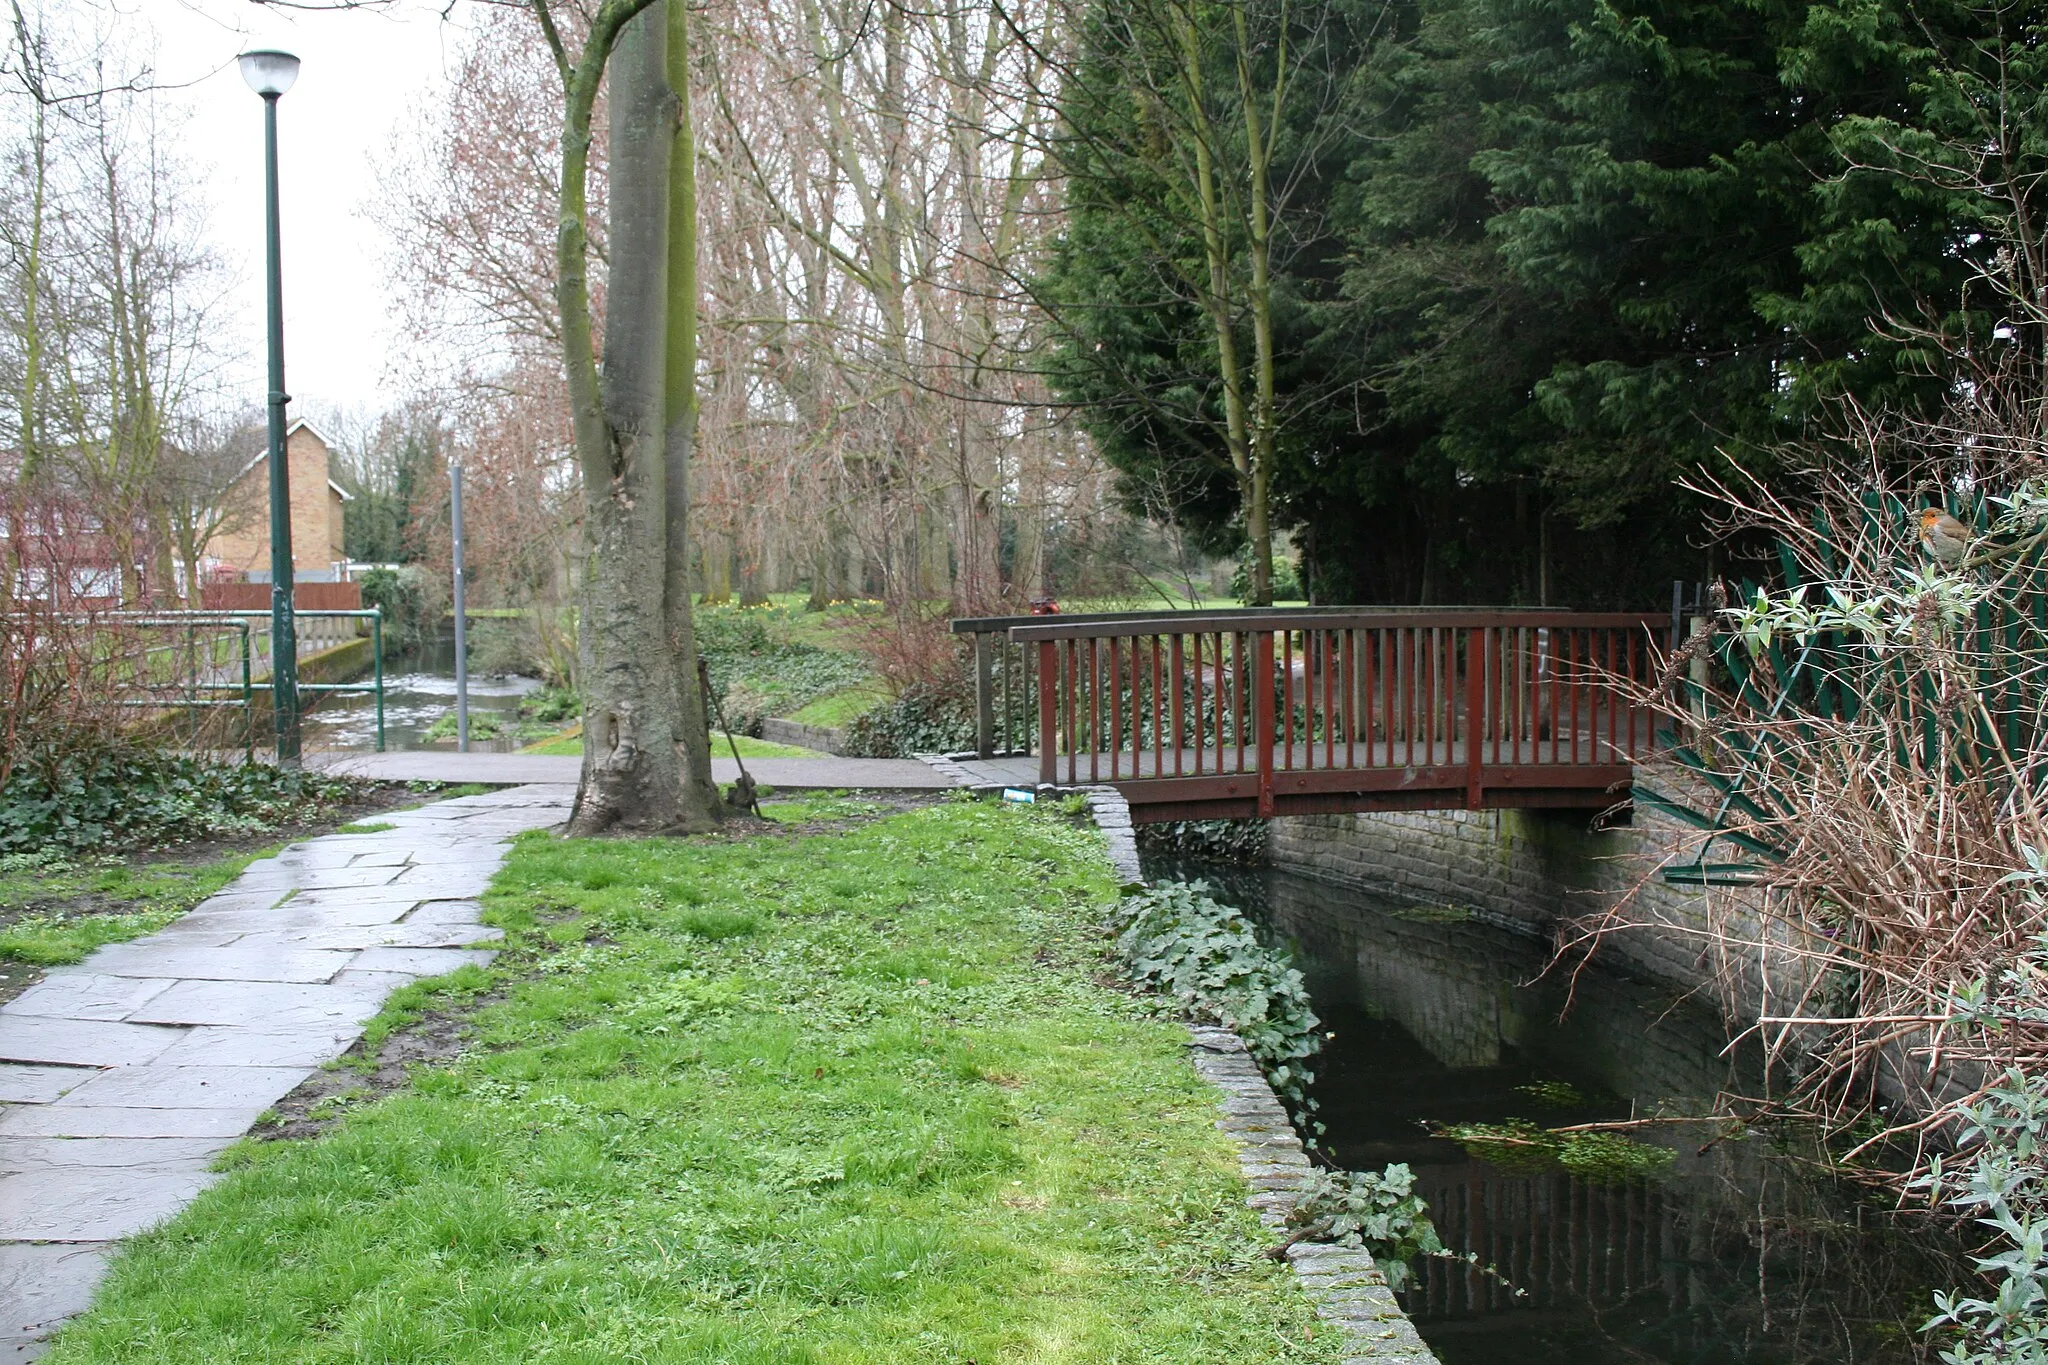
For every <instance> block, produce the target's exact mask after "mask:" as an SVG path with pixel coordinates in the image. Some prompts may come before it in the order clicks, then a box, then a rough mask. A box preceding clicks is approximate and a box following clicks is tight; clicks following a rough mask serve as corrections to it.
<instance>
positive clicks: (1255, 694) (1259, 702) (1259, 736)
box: [1250, 630, 1274, 817]
mask: <svg viewBox="0 0 2048 1365" xmlns="http://www.w3.org/2000/svg"><path fill="white" fill-rule="evenodd" d="M1250 633H1251V634H1252V635H1253V636H1254V637H1255V638H1254V640H1253V650H1254V653H1253V659H1252V666H1253V667H1254V668H1255V669H1256V670H1257V674H1256V677H1255V678H1254V680H1253V683H1252V726H1253V729H1254V730H1255V731H1256V735H1255V740H1256V744H1257V761H1258V765H1259V771H1258V780H1259V814H1260V815H1261V816H1263V817H1270V816H1271V815H1272V814H1273V729H1274V726H1273V632H1272V631H1270V630H1260V631H1253V632H1250Z"/></svg>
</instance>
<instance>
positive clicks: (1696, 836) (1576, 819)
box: [1268, 810, 1805, 1019]
mask: <svg viewBox="0 0 2048 1365" xmlns="http://www.w3.org/2000/svg"><path fill="white" fill-rule="evenodd" d="M1635 820H1636V823H1635V825H1634V826H1633V827H1628V828H1613V829H1595V828H1594V827H1593V825H1592V823H1591V822H1590V821H1589V820H1588V818H1587V816H1586V815H1585V813H1584V812H1579V811H1574V812H1563V811H1521V810H1489V811H1411V812H1383V813H1366V814H1355V815H1310V816H1293V817H1287V818H1284V819H1278V820H1275V821H1273V822H1272V825H1271V829H1270V832H1269V835H1268V850H1269V855H1270V857H1271V859H1272V862H1273V865H1274V866H1275V867H1278V868H1281V869H1282V870H1284V871H1288V872H1294V873H1299V874H1303V875H1306V876H1309V877H1314V878H1317V879H1320V880H1323V881H1330V882H1336V883H1339V884H1341V885H1346V886H1355V887H1358V888H1360V889H1362V890H1366V891H1370V892H1372V893H1374V894H1376V895H1380V896H1384V897H1386V898H1388V899H1391V900H1395V901H1398V902H1404V903H1406V904H1410V905H1417V906H1441V907H1444V908H1445V909H1446V910H1456V911H1462V912H1464V913H1466V914H1469V915H1471V916H1472V917H1473V918H1476V919H1480V920H1483V921H1486V922H1489V923H1493V924H1498V925H1501V926H1504V927H1507V928H1511V929H1515V930H1518V931H1520V932H1523V933H1528V934H1532V935H1537V936H1541V937H1544V938H1548V939H1551V940H1552V941H1554V942H1568V941H1571V940H1572V939H1574V938H1577V937H1580V936H1583V935H1585V934H1587V933H1589V932H1591V931H1592V930H1593V929H1594V928H1595V927H1596V926H1604V927H1606V928H1607V929H1608V930H1609V932H1608V933H1606V934H1605V935H1604V936H1603V939H1602V942H1601V946H1600V949H1599V951H1600V952H1601V953H1602V954H1604V955H1606V958H1607V960H1608V961H1609V962H1610V963H1613V964H1615V965H1620V966H1624V967H1626V968H1627V969H1628V970H1631V971H1634V972H1638V973H1643V974H1647V975H1649V976H1652V977H1655V978H1657V979H1659V980H1662V981H1667V982H1671V983H1673V984H1677V985H1680V986H1684V987H1686V988H1688V989H1691V988H1705V989H1707V990H1709V991H1710V992H1712V993H1713V994H1714V995H1715V996H1717V997H1718V1003H1719V1004H1720V1005H1721V1007H1722V1009H1723V1010H1724V1011H1725V1012H1726V1013H1727V1014H1728V1015H1729V1016H1730V1017H1748V1018H1752V1019H1753V1018H1754V1017H1755V1016H1756V1014H1757V1013H1758V1012H1759V1011H1760V1010H1761V1009H1762V1007H1764V1006H1766V1005H1769V1004H1772V1003H1774V1002H1775V1003H1778V1004H1786V1005H1789V1004H1791V1003H1792V1002H1793V1001H1795V1000H1797V999H1798V998H1799V997H1800V996H1801V995H1802V994H1803V993H1804V980H1805V978H1804V976H1803V974H1802V971H1801V969H1800V965H1799V961H1798V959H1797V957H1796V955H1794V954H1793V953H1792V952H1791V951H1789V949H1790V945H1789V944H1787V943H1785V942H1783V941H1782V939H1781V934H1782V930H1779V929H1776V928H1774V927H1771V926H1770V925H1769V924H1768V922H1767V921H1766V920H1765V919H1764V918H1763V917H1762V916H1761V915H1760V914H1759V913H1758V905H1757V902H1756V899H1755V893H1754V892H1752V891H1749V890H1748V889H1746V888H1742V887H1732V886H1705V887H1702V886H1679V885H1672V884H1671V883H1669V882H1667V881H1666V880H1665V879H1664V878H1663V876H1662V875H1661V872H1662V869H1663V868H1664V867H1666V866H1673V865H1679V864H1685V863H1691V862H1693V861H1695V860H1696V859H1697V857H1698V848H1699V840H1700V838H1701V837H1702V836H1701V834H1700V832H1699V831H1697V830H1694V829H1692V828H1690V827H1688V826H1684V825H1680V824H1679V823H1677V822H1676V821H1673V820H1670V819H1668V818H1664V817H1661V816H1657V815H1654V814H1652V813H1649V812H1645V811H1641V810H1639V811H1638V812H1637V813H1636V816H1635ZM1729 857H1730V855H1729V854H1727V853H1725V852H1721V851H1719V850H1717V851H1716V852H1715V853H1714V854H1713V855H1712V857H1711V859H1710V860H1712V861H1727V860H1729ZM1763 1012H1778V1011H1776V1010H1767V1011H1763Z"/></svg>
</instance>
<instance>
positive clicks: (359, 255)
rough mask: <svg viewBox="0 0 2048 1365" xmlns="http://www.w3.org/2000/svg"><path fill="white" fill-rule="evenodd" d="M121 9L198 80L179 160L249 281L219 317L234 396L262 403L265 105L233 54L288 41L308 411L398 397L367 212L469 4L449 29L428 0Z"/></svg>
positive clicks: (293, 258) (288, 179) (180, 96)
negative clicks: (381, 4)
mask: <svg viewBox="0 0 2048 1365" xmlns="http://www.w3.org/2000/svg"><path fill="white" fill-rule="evenodd" d="M57 3H58V4H59V5H60V6H61V5H62V3H63V0H57ZM114 3H115V4H116V5H117V6H118V12H119V13H120V14H121V15H122V16H123V27H124V28H126V26H127V24H129V23H133V24H134V25H135V26H136V30H135V31H133V36H134V37H135V38H137V39H142V38H143V37H144V35H145V34H148V33H153V34H154V37H155V40H156V42H157V49H156V56H155V59H154V61H153V63H152V65H153V67H154V70H155V77H156V79H157V80H158V81H159V82H162V83H182V82H188V81H189V82H195V83H194V84H193V85H192V86H191V88H189V89H186V90H181V91H177V92H173V93H172V94H171V95H170V96H169V98H170V99H171V100H173V101H174V102H176V103H177V104H178V105H180V106H182V107H183V108H184V109H186V110H187V111H189V114H190V118H189V121H188V122H187V123H186V124H185V125H184V133H183V137H182V139H181V142H182V145H181V147H180V149H179V150H180V152H181V155H182V158H183V160H184V161H185V164H186V166H187V169H188V170H189V171H190V172H191V173H192V175H193V177H194V178H195V179H196V180H197V181H198V182H199V183H200V184H202V185H204V186H205V187H206V190H207V197H208V200H209V203H208V205H207V208H208V227H209V230H210V232H209V235H210V236H211V238H212V240H213V242H214V244H215V245H216V246H217V248H218V249H219V250H220V253H221V255H222V257H223V258H224V259H225V260H226V261H227V262H228V265H229V270H230V272H231V277H232V278H233V279H234V280H235V282H236V283H235V287H234V290H233V292H232V295H231V296H230V298H229V299H228V301H227V306H226V307H225V308H223V309H222V310H221V312H220V314H219V317H220V326H221V335H220V337H219V341H220V343H221V345H220V349H221V352H222V355H223V357H224V359H225V360H226V361H227V363H228V369H227V374H226V379H227V382H228V383H229V384H230V385H232V386H233V390H234V392H235V393H236V394H237V395H239V394H240V393H241V392H242V391H244V390H246V393H247V400H248V401H247V406H250V407H256V406H260V405H261V404H262V402H263V394H264V377H263V374H264V371H263V366H264V339H263V307H264V305H263V103H262V101H261V100H260V99H259V98H258V97H257V96H256V95H255V94H253V93H252V92H251V91H250V90H249V88H248V86H246V85H244V84H243V83H242V77H241V74H240V72H239V71H238V70H237V69H236V67H235V62H234V58H235V54H237V53H239V52H241V51H244V50H245V49H248V48H254V47H278V48H283V49H285V50H286V51H288V52H293V53H296V54H297V55H298V56H299V58H300V60H301V62H302V63H303V65H302V66H301V67H300V70H299V80H298V84H297V85H295V86H293V87H292V89H291V90H290V91H289V92H288V93H287V94H286V95H285V96H284V98H283V99H282V100H280V101H279V105H278V148H279V151H278V162H279V167H280V171H279V182H280V203H281V206H282V223H283V239H284V326H285V387H286V389H287V390H288V391H289V392H290V393H291V395H292V397H293V399H294V402H293V408H292V410H293V413H294V415H306V416H315V417H316V418H317V415H318V411H319V410H324V409H331V408H334V407H343V408H350V409H360V410H374V409H379V408H382V407H384V406H387V405H388V404H390V403H393V402H395V401H397V400H398V399H399V398H400V397H401V396H402V395H403V392H404V390H405V389H406V388H407V387H408V385H407V384H406V382H405V377H404V376H403V375H400V374H396V373H394V372H393V368H392V366H391V365H390V364H389V363H388V361H389V357H390V355H391V353H392V349H393V348H392V342H393V340H394V338H395V337H396V335H397V333H396V330H395V329H396V328H397V326H398V322H397V319H396V317H395V316H394V315H393V314H392V313H390V312H389V311H388V310H387V309H386V307H385V299H386V297H387V293H388V291H387V289H386V286H385V282H384V278H383V264H382V257H383V254H384V248H385V242H384V238H383V234H382V232H381V231H380V230H379V229H378V228H377V227H376V225H375V224H374V223H372V222H370V221H369V219H368V218H367V217H366V216H365V209H366V208H367V206H368V205H369V203H370V202H371V200H372V199H373V198H374V196H375V189H376V186H377V184H378V180H379V177H380V175H381V173H382V169H383V163H384V161H385V158H386V155H387V153H388V151H389V149H390V146H391V143H392V138H393V133H394V130H396V129H398V128H400V127H401V126H410V125H412V124H414V123H416V122H417V120H418V118H419V116H420V111H421V110H422V109H424V108H427V107H430V102H431V101H434V100H436V99H438V98H440V97H441V94H442V91H443V89H444V88H445V83H444V79H443V73H444V71H445V70H447V69H450V68H451V67H452V66H453V64H454V62H455V60H456V59H457V57H458V56H459V54H460V52H461V50H462V45H463V44H464V42H465V41H466V33H465V31H464V17H465V16H464V14H463V10H462V9H461V8H456V9H455V10H454V12H453V14H452V16H451V18H450V19H447V20H444V19H443V18H442V17H441V12H442V7H441V6H437V5H430V4H424V3H421V2H420V0H393V2H392V3H391V4H389V5H388V6H387V7H386V8H383V9H381V10H380V9H362V10H353V11H344V12H330V13H309V12H306V11H302V10H285V9H277V8H273V7H270V6H264V5H256V4H252V3H249V0H114ZM137 46H138V47H140V46H141V43H140V42H138V43H137ZM238 406H240V405H239V404H238Z"/></svg>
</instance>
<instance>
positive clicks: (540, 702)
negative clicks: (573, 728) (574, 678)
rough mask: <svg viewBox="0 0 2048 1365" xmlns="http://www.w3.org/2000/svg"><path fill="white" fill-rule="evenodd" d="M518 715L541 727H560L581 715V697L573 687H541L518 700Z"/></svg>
mask: <svg viewBox="0 0 2048 1365" xmlns="http://www.w3.org/2000/svg"><path fill="white" fill-rule="evenodd" d="M519 714H520V715H521V716H522V717H524V718H525V719H527V720H532V721H538V722H540V723H541V724H543V725H560V724H561V723H562V722H563V721H565V720H575V719H576V718H577V717H578V716H581V715H582V714H583V697H582V696H581V694H579V693H578V692H577V691H576V689H575V688H573V687H543V688H540V689H539V690H537V691H533V692H529V693H527V694H526V695H525V696H523V697H521V698H520V699H519Z"/></svg>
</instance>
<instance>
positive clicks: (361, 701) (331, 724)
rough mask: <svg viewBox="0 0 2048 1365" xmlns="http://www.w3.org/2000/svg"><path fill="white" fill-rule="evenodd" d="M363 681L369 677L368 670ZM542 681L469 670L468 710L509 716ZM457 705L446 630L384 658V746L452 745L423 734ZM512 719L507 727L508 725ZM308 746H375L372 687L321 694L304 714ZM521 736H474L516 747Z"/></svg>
mask: <svg viewBox="0 0 2048 1365" xmlns="http://www.w3.org/2000/svg"><path fill="white" fill-rule="evenodd" d="M360 681H364V682H368V681H369V678H368V677H367V676H366V677H364V678H362V679H361V680H360ZM539 686H540V680H539V679H538V678H526V677H520V676H518V675H516V674H515V675H497V676H489V677H486V676H483V675H480V674H478V673H476V672H475V671H474V670H472V671H471V673H470V675H469V713H470V715H471V716H475V715H477V714H478V713H479V712H484V711H496V712H500V713H503V714H504V716H505V718H506V720H507V721H508V722H509V721H510V720H511V719H512V717H513V716H514V715H516V714H517V712H518V710H519V699H520V698H521V697H523V696H525V695H526V694H527V693H529V692H531V691H533V690H534V689H536V688H538V687H539ZM454 708H455V640H454V637H453V636H452V635H444V636H441V637H440V638H438V639H431V640H428V641H426V642H425V643H423V644H422V645H421V646H420V648H419V649H417V650H414V651H411V652H409V653H406V654H401V655H398V656H397V657H395V658H387V659H385V661H384V746H385V748H386V749H390V750H397V749H419V748H429V747H439V748H446V749H450V750H452V749H453V748H454V747H455V744H454V741H453V740H448V741H445V742H443V743H442V744H440V745H438V746H430V745H427V744H425V743H424V741H423V740H422V739H421V736H422V735H423V734H424V732H425V731H426V730H427V728H428V727H429V726H431V725H432V724H433V723H434V722H435V721H436V720H439V719H440V718H441V716H442V714H443V713H445V712H449V711H452V710H453V709H454ZM509 728H510V727H509V725H508V729H509ZM305 742H306V747H308V748H318V749H374V748H376V747H377V701H376V698H375V697H374V696H372V695H371V694H369V693H353V692H343V693H336V694H332V695H329V696H327V697H325V698H323V699H322V700H321V702H320V704H319V706H318V707H317V708H316V709H314V710H313V711H311V712H310V713H308V714H307V716H306V718H305ZM517 747H519V741H518V740H516V739H513V738H509V737H508V738H507V739H504V740H500V741H491V742H486V741H483V740H472V741H471V742H470V748H471V749H515V748H517Z"/></svg>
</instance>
